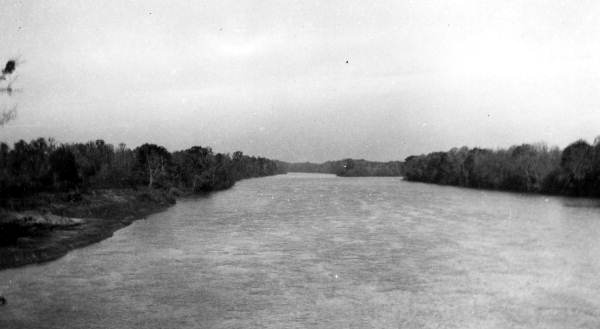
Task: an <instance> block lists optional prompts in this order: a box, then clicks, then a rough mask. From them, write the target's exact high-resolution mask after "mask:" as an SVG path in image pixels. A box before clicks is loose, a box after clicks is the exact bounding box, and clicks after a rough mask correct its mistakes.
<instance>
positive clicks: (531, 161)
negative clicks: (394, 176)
mask: <svg viewBox="0 0 600 329" xmlns="http://www.w3.org/2000/svg"><path fill="white" fill-rule="evenodd" d="M404 171H405V178H406V179H407V180H411V181H420V182H428V183H436V184H443V185H457V186H465V187H475V188H488V189H499V190H512V191H520V192H542V193H553V194H565V195H576V196H600V139H596V141H595V143H594V145H593V146H592V145H589V144H588V143H587V142H585V141H583V140H579V141H576V142H574V143H572V144H571V145H569V146H567V147H566V148H565V149H564V150H562V151H561V150H559V149H558V148H548V147H547V146H546V145H544V144H522V145H519V146H513V147H510V148H509V149H499V150H490V149H481V148H473V149H469V148H467V147H462V148H460V149H456V148H454V149H452V150H450V151H448V152H434V153H430V154H427V155H419V156H410V157H408V158H406V161H405V168H404Z"/></svg>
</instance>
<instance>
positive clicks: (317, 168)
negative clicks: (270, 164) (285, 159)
mask: <svg viewBox="0 0 600 329" xmlns="http://www.w3.org/2000/svg"><path fill="white" fill-rule="evenodd" d="M284 168H285V169H286V170H287V171H289V172H307V173H324V174H335V175H337V176H341V177H367V176H402V174H403V168H404V163H403V162H401V161H388V162H377V161H368V160H363V159H358V160H355V159H344V160H337V161H327V162H323V163H311V162H296V163H285V164H284Z"/></svg>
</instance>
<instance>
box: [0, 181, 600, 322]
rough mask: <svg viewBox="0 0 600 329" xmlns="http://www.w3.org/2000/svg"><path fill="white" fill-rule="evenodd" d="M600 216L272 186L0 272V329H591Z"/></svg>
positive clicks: (477, 194)
mask: <svg viewBox="0 0 600 329" xmlns="http://www.w3.org/2000/svg"><path fill="white" fill-rule="evenodd" d="M599 278H600V207H598V204H597V203H596V202H594V201H593V200H585V199H579V200H578V199H570V198H563V197H548V196H539V195H525V194H515V193H504V192H492V191H482V190H473V189H462V188H455V187H444V186H436V185H427V184H420V183H410V182H405V181H402V180H401V179H399V178H339V177H335V176H332V175H317V174H287V175H280V176H273V177H267V178H259V179H249V180H244V181H241V182H238V183H237V184H236V185H235V186H234V187H233V188H231V189H229V190H227V191H222V192H217V193H213V194H211V195H209V196H207V197H197V198H188V199H182V200H179V201H178V202H177V204H176V205H175V206H173V207H171V208H169V209H168V210H166V211H164V212H162V213H157V214H154V215H152V216H150V217H148V218H147V219H146V220H140V221H136V222H135V223H133V224H132V225H130V226H128V227H126V228H124V229H122V230H119V231H117V232H116V233H115V235H114V236H113V237H112V238H110V239H107V240H104V241H102V242H100V243H97V244H94V245H91V246H88V247H86V248H82V249H78V250H75V251H72V252H70V253H69V254H68V255H66V256H65V257H63V258H61V259H59V260H56V261H53V262H49V263H45V264H42V265H32V266H26V267H23V268H17V269H10V270H5V271H2V272H0V294H3V295H4V296H5V297H6V298H7V300H8V303H7V305H5V306H1V307H0V328H161V329H164V328H361V329H362V328H571V329H572V328H600V279H599Z"/></svg>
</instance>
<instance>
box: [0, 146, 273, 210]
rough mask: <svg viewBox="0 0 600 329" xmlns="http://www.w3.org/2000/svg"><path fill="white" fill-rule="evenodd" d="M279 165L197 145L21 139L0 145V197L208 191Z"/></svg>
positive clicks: (271, 173) (268, 171)
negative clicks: (143, 189) (142, 189)
mask: <svg viewBox="0 0 600 329" xmlns="http://www.w3.org/2000/svg"><path fill="white" fill-rule="evenodd" d="M280 164H281V163H280V162H277V161H273V160H269V159H265V158H261V157H249V156H246V155H243V154H242V152H235V153H234V155H233V158H232V157H231V156H229V155H228V154H221V153H213V151H212V150H211V149H210V148H205V147H201V146H194V147H192V148H190V149H187V150H184V151H177V152H173V153H170V152H169V151H167V149H165V148H164V147H162V146H160V145H156V144H144V145H141V146H139V147H137V148H135V149H133V150H131V149H129V148H127V147H126V146H125V144H119V145H118V147H117V148H115V147H114V146H113V145H111V144H107V143H105V142H104V141H103V140H96V141H91V142H87V143H72V144H62V145H56V143H55V142H54V140H52V139H48V140H47V139H44V138H38V139H36V140H33V141H31V142H29V143H27V142H25V141H23V140H21V141H19V142H17V143H15V144H14V146H13V147H12V148H11V147H9V145H7V144H5V143H0V197H1V198H2V199H4V200H6V199H8V198H15V197H24V196H28V195H33V194H35V193H38V192H58V191H61V192H64V191H71V190H85V189H98V188H125V187H133V188H137V187H138V186H142V185H146V186H149V187H153V188H171V187H177V188H190V189H193V190H194V191H196V192H206V191H213V190H218V189H224V188H228V187H230V186H232V185H233V184H234V183H235V182H236V181H238V180H240V179H244V178H249V177H259V176H266V175H274V174H279V173H282V172H283V170H282V169H283V167H282V166H281V165H280Z"/></svg>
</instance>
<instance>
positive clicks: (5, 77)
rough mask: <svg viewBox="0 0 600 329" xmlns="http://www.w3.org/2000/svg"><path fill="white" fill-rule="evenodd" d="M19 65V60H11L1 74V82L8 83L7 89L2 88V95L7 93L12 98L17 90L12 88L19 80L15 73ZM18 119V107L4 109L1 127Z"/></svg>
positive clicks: (0, 122)
mask: <svg viewBox="0 0 600 329" xmlns="http://www.w3.org/2000/svg"><path fill="white" fill-rule="evenodd" d="M18 64H20V62H19V61H18V60H17V59H9V60H8V61H7V62H6V64H5V65H4V68H3V69H2V72H1V73H0V81H7V85H6V87H2V88H0V93H6V94H7V95H8V96H9V97H10V96H12V93H13V92H14V91H15V89H13V87H12V84H13V83H14V82H15V80H16V79H17V76H16V75H15V74H14V73H15V70H16V68H17V65H18ZM16 117H17V106H16V105H13V106H12V107H8V106H6V107H4V108H3V109H2V111H1V112H0V126H3V125H5V124H6V123H8V122H9V121H11V120H14V119H15V118H16Z"/></svg>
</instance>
